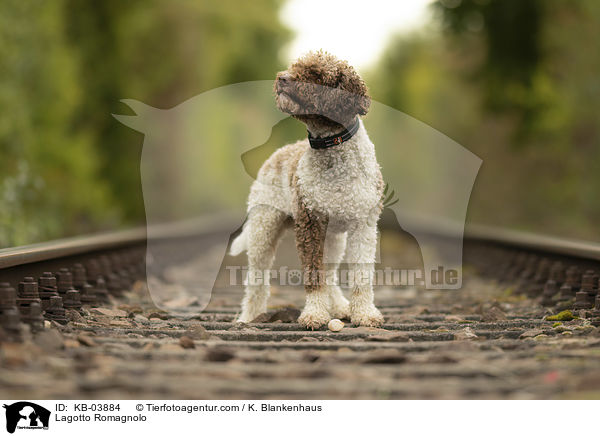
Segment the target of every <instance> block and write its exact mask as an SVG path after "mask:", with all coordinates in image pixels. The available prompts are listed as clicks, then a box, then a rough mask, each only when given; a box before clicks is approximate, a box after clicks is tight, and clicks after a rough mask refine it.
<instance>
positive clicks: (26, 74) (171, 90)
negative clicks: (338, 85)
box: [0, 0, 290, 246]
mask: <svg viewBox="0 0 600 436" xmlns="http://www.w3.org/2000/svg"><path fill="white" fill-rule="evenodd" d="M280 3H281V2H280V0H259V1H255V2H234V1H232V0H224V1H220V2H191V1H185V0H176V1H170V2H165V1H161V0H150V1H142V0H132V1H127V2H123V1H119V0H103V1H80V0H56V1H52V2H42V1H34V0H27V1H22V0H7V1H3V2H2V3H0V59H1V62H2V68H0V79H1V80H0V106H1V107H2V108H4V111H3V117H2V119H1V120H0V156H1V157H0V171H1V175H0V201H1V203H0V225H1V227H0V246H7V245H16V244H23V243H27V242H34V241H39V240H45V239H49V238H54V237H59V236H64V235H70V234H77V233H84V232H89V231H92V230H98V229H103V228H114V227H115V226H119V225H121V226H122V225H128V224H132V223H140V222H142V221H143V219H144V208H143V201H142V194H141V186H140V175H139V162H140V153H141V147H142V136H141V135H140V134H139V133H136V132H134V131H132V130H130V129H127V128H125V127H123V126H122V125H121V124H119V123H118V122H117V121H116V120H114V118H112V116H111V113H123V112H124V109H123V105H122V104H121V103H119V100H120V99H122V98H134V99H137V100H140V101H143V102H145V103H147V104H150V105H153V106H156V107H162V108H166V107H172V106H175V105H177V104H179V103H181V102H183V101H184V100H186V99H188V98H190V97H193V96H195V95H197V94H199V93H201V92H203V91H206V90H209V89H212V88H215V87H218V86H222V85H226V84H229V83H232V82H238V81H246V80H257V79H270V78H272V77H273V75H274V73H275V72H276V71H277V70H278V69H280V68H281V67H282V65H281V64H280V62H279V57H278V54H279V51H280V49H281V47H282V45H283V44H284V43H285V42H286V41H287V40H288V39H289V36H290V34H289V32H288V31H287V30H286V29H285V28H283V27H282V25H281V24H280V23H279V21H278V17H277V14H278V10H279V6H280ZM238 159H239V157H238Z"/></svg>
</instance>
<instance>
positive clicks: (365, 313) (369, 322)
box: [350, 306, 384, 327]
mask: <svg viewBox="0 0 600 436" xmlns="http://www.w3.org/2000/svg"><path fill="white" fill-rule="evenodd" d="M350 320H351V321H352V324H355V325H361V326H365V327H379V326H380V325H381V324H383V321H384V320H383V315H382V314H381V312H380V311H379V310H378V309H377V308H376V307H375V306H371V307H367V308H365V309H362V310H361V309H358V310H354V311H353V312H352V314H351V317H350Z"/></svg>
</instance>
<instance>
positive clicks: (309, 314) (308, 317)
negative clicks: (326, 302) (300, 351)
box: [298, 309, 331, 330]
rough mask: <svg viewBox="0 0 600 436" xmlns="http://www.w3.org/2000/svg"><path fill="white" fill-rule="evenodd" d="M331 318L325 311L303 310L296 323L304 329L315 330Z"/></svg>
mask: <svg viewBox="0 0 600 436" xmlns="http://www.w3.org/2000/svg"><path fill="white" fill-rule="evenodd" d="M330 319H331V317H330V316H329V312H327V311H324V310H323V311H319V310H306V309H305V310H303V311H302V313H301V314H300V316H299V317H298V322H299V323H300V325H302V326H303V327H304V328H306V329H310V330H316V329H318V328H320V327H322V326H324V325H325V324H327V323H328V322H329V320H330Z"/></svg>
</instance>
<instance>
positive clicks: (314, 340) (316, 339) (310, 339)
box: [298, 336, 319, 342]
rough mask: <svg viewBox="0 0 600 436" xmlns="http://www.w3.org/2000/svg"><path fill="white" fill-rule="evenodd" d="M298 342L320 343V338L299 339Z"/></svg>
mask: <svg viewBox="0 0 600 436" xmlns="http://www.w3.org/2000/svg"><path fill="white" fill-rule="evenodd" d="M298 342H319V338H315V337H314V336H303V337H301V338H300V339H298Z"/></svg>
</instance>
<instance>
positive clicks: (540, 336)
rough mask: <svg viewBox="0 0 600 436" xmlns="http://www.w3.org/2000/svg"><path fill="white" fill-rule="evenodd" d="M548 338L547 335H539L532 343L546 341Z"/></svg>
mask: <svg viewBox="0 0 600 436" xmlns="http://www.w3.org/2000/svg"><path fill="white" fill-rule="evenodd" d="M548 337H549V336H548V335H545V334H541V335H537V336H536V337H534V338H533V340H534V341H542V340H544V339H546V338H548Z"/></svg>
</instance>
